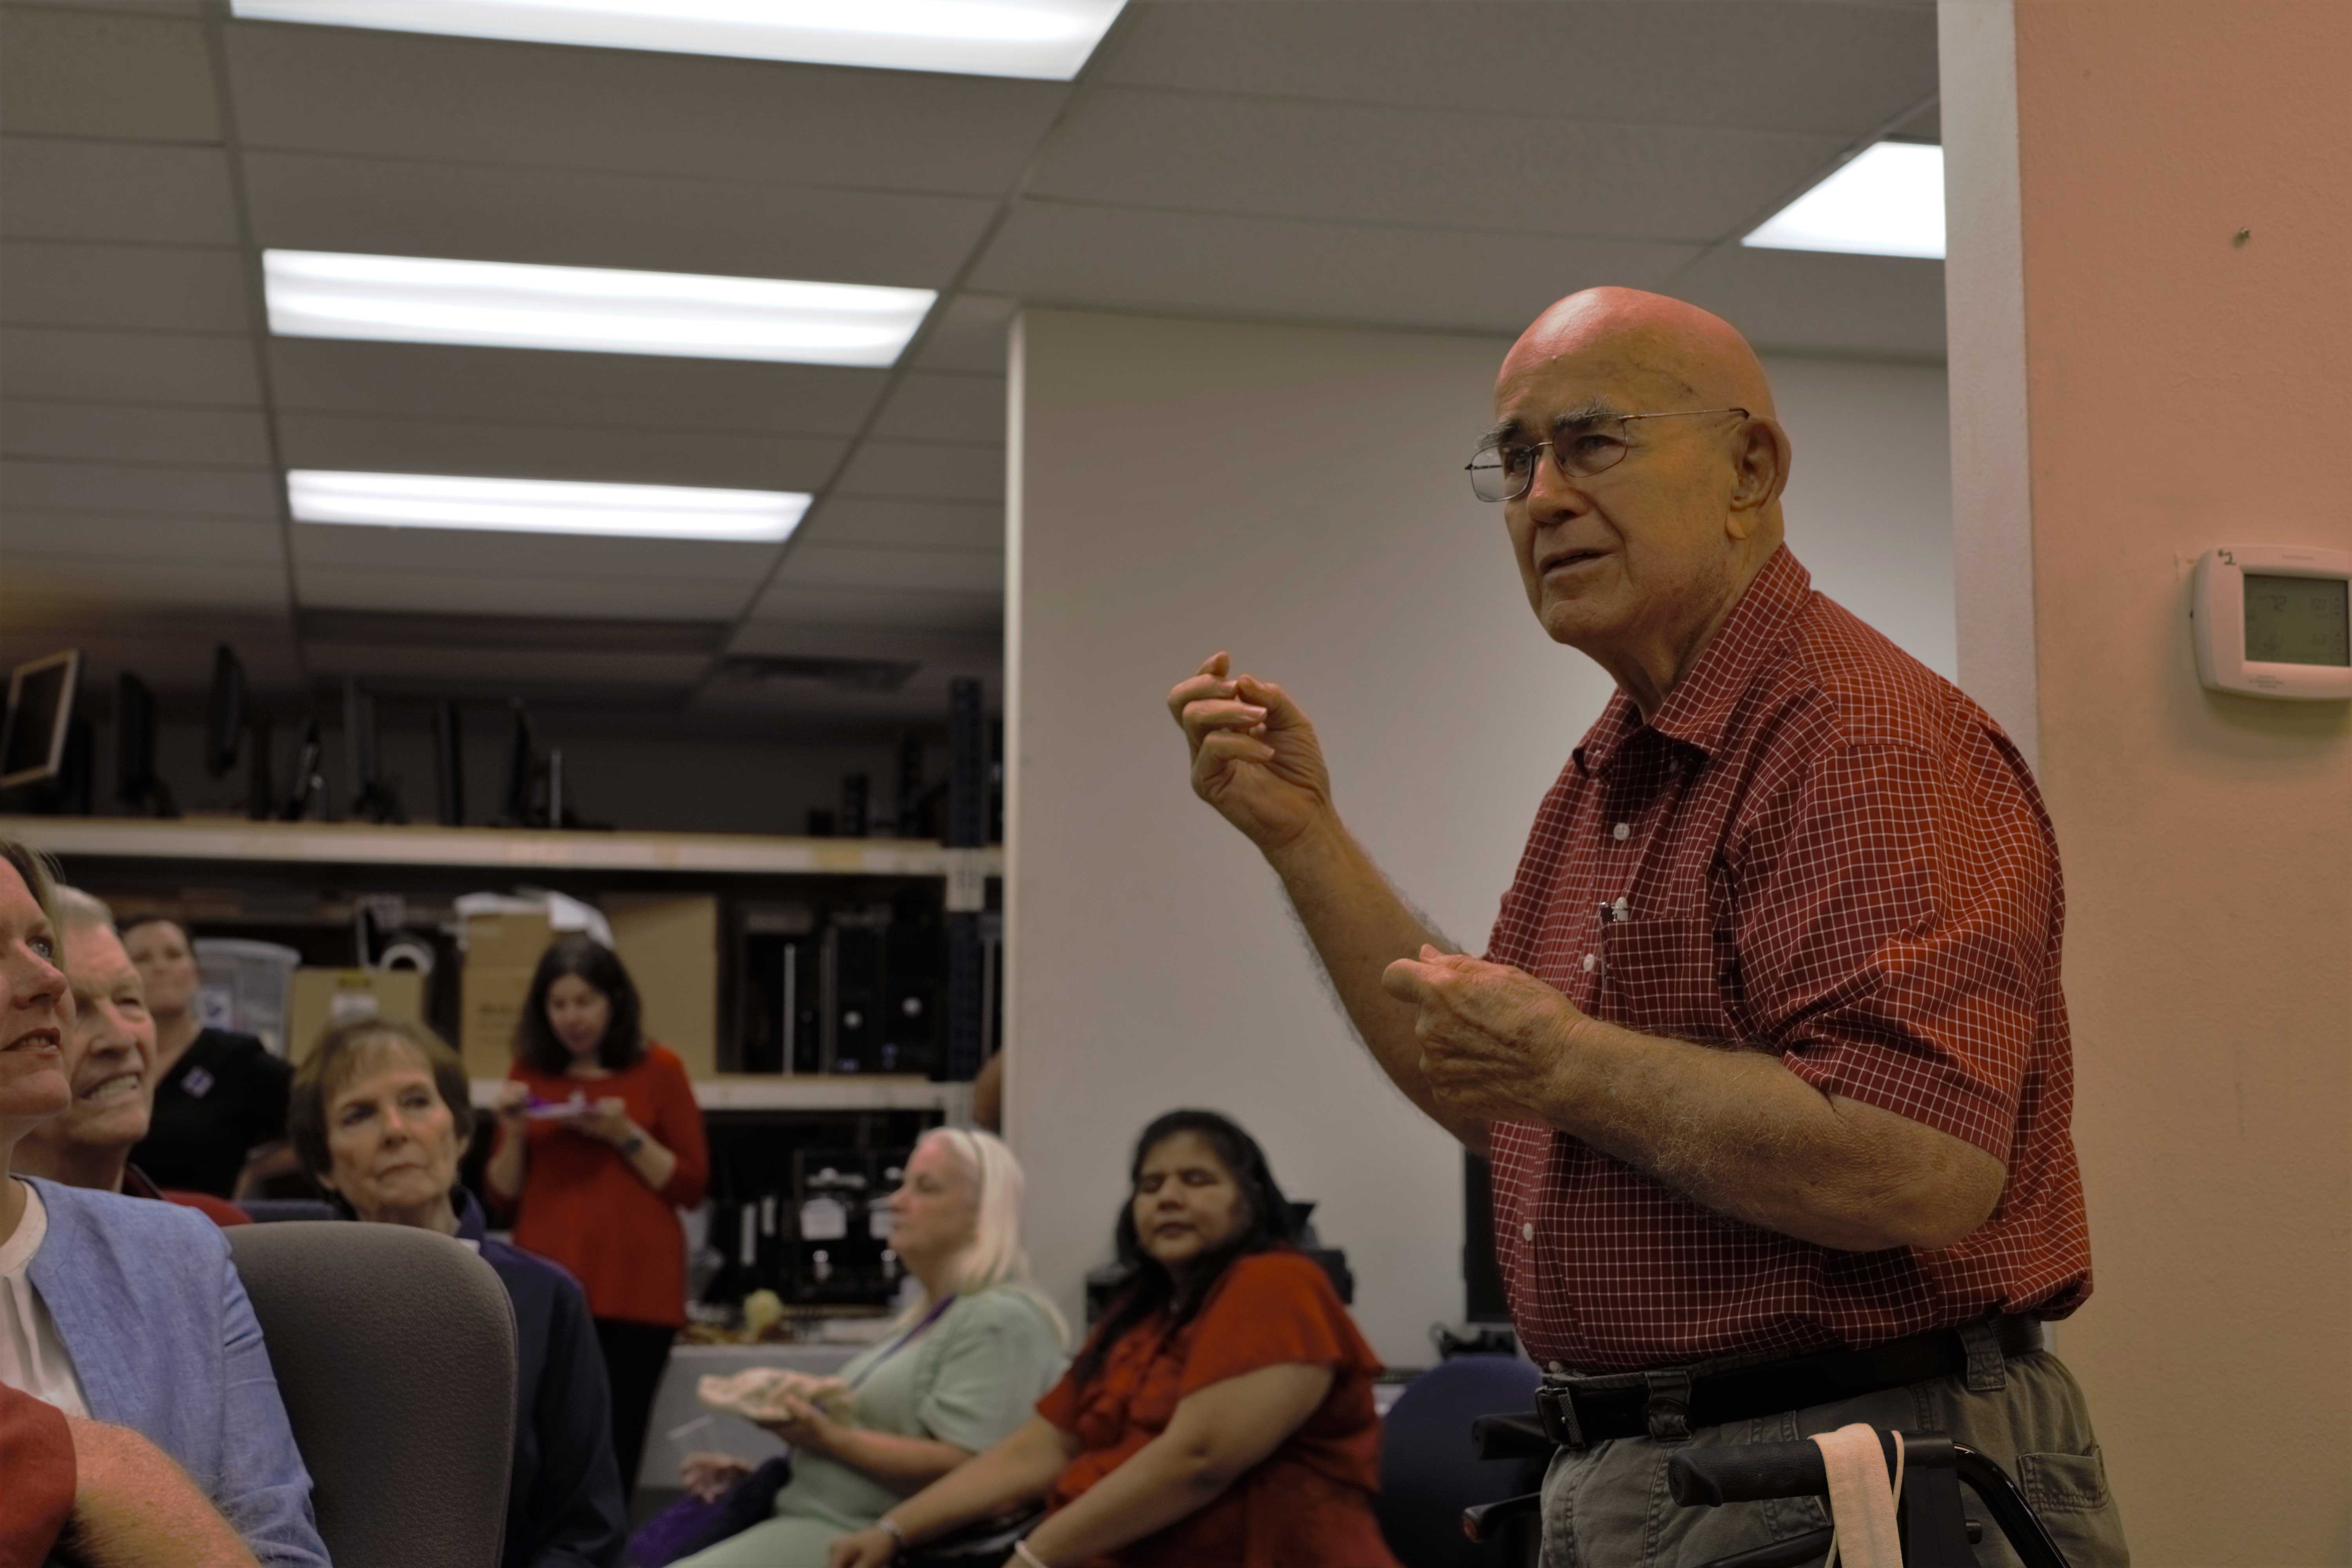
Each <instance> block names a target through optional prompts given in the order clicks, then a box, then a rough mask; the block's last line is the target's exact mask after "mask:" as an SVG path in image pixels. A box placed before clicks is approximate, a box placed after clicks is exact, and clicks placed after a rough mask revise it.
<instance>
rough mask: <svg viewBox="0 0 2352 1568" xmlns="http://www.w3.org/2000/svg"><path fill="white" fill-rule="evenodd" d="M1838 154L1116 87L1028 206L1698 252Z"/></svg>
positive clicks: (1694, 130) (1810, 145)
mask: <svg viewBox="0 0 2352 1568" xmlns="http://www.w3.org/2000/svg"><path fill="white" fill-rule="evenodd" d="M1848 140H1849V137H1848V136H1846V135H1844V134H1836V135H1827V136H1823V135H1800V134H1788V133H1775V132H1750V131H1726V130H1717V129H1713V128H1707V127H1680V126H1657V125H1612V124H1601V123H1594V122H1589V121H1563V120H1555V119H1543V118H1538V117H1536V116H1534V115H1528V114H1511V113H1495V114H1472V113H1467V112H1464V111H1461V110H1451V111H1438V110H1407V109H1393V108H1371V107H1365V106H1360V105H1355V104H1332V103H1309V102H1299V101H1295V100H1294V101H1281V102H1277V101H1271V100H1262V99H1239V98H1225V97H1206V96H1202V95H1199V94H1192V93H1171V92H1149V91H1138V90H1135V89H1116V88H1113V89H1100V90H1096V91H1091V92H1088V93H1087V94H1086V96H1085V97H1083V98H1082V99H1081V100H1079V101H1078V103H1077V104H1076V106H1075V107H1074V108H1073V109H1072V110H1071V112H1070V118H1069V121H1068V122H1067V123H1066V126H1065V127H1064V129H1063V131H1062V132H1061V133H1060V134H1058V135H1057V136H1056V137H1055V140H1054V142H1053V145H1052V147H1051V148H1050V149H1049V150H1048V151H1047V152H1046V153H1045V160H1044V163H1043V166H1042V167H1041V168H1040V169H1039V171H1038V174H1037V175H1036V178H1035V179H1034V181H1033V182H1032V183H1031V184H1030V186H1029V191H1030V193H1031V194H1032V195H1037V196H1041V197H1048V198H1052V197H1060V198H1065V199H1067V200H1071V201H1082V202H1094V203H1099V204H1104V205H1117V206H1137V207H1173V208H1181V209H1185V210H1189V211H1194V212H1233V213H1253V214H1256V215H1259V216H1266V217H1296V218H1311V219H1322V220H1334V221H1361V222H1367V223H1410V224H1432V225H1439V226H1454V227H1465V228H1482V229H1489V230H1494V231H1496V232H1498V233H1518V234H1528V233H1535V234H1560V235H1582V236H1587V237H1603V238H1623V239H1683V240H1698V241H1706V240H1711V239H1714V238H1716V237H1717V236H1719V235H1721V234H1722V233H1723V232H1724V231H1725V230H1726V229H1727V228H1729V227H1731V226H1734V225H1736V224H1738V223H1740V222H1741V221H1743V220H1744V219H1746V218H1748V217H1749V216H1752V215H1754V214H1755V213H1756V212H1757V210H1758V209H1759V206H1761V205H1763V204H1765V203H1768V202H1769V201H1771V200H1772V199H1773V198H1774V197H1775V196H1777V195H1780V193H1781V192H1783V191H1785V190H1787V189H1788V188H1790V186H1791V185H1793V184H1799V183H1801V182H1802V181H1803V180H1804V179H1805V178H1806V177H1807V176H1808V175H1810V174H1813V173H1815V172H1816V171H1819V170H1821V169H1823V168H1826V167H1828V166H1829V165H1830V163H1832V161H1833V160H1834V159H1835V157H1836V155H1837V154H1838V153H1840V152H1841V151H1842V150H1843V148H1844V146H1845V145H1846V143H1847V142H1848ZM1170 148H1181V149H1183V154H1182V156H1181V157H1171V156H1168V155H1167V149H1170Z"/></svg>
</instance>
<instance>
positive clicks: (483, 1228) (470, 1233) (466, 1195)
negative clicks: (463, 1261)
mask: <svg viewBox="0 0 2352 1568" xmlns="http://www.w3.org/2000/svg"><path fill="white" fill-rule="evenodd" d="M449 1197H450V1201H451V1202H452V1203H453V1204H454V1205H456V1207H457V1239H458V1240H459V1241H464V1242H470V1243H472V1244H473V1247H474V1250H475V1251H477V1252H478V1251H480V1250H481V1247H482V1237H486V1236H488V1234H489V1233H490V1227H489V1224H488V1221H486V1220H485V1219H483V1217H482V1205H480V1204H479V1203H478V1202H477V1201H476V1200H475V1198H474V1194H472V1193H470V1192H468V1191H467V1190H466V1189H465V1188H464V1187H462V1186H461V1187H459V1188H458V1189H457V1191H456V1192H453V1193H451V1194H449Z"/></svg>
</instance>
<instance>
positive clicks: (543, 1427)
mask: <svg viewBox="0 0 2352 1568" xmlns="http://www.w3.org/2000/svg"><path fill="white" fill-rule="evenodd" d="M287 1128H288V1131H289V1132H290V1133H291V1135H292V1137H293V1141H294V1148H295V1151H296V1152H297V1153H298V1155H299V1157H300V1159H301V1161H302V1163H303V1165H304V1167H305V1168H306V1169H307V1170H308V1171H309V1172H310V1177H311V1179H312V1180H313V1181H315V1182H317V1183H318V1184H320V1186H321V1187H324V1188H326V1189H327V1191H328V1192H329V1193H331V1194H333V1196H334V1197H335V1198H336V1200H337V1201H338V1202H340V1203H341V1205H343V1206H345V1207H347V1208H349V1209H350V1210H351V1211H352V1215H354V1216H355V1217H357V1218H359V1219H362V1220H368V1221H372V1222H373V1223H375V1224H378V1225H405V1226H415V1227H416V1228H418V1229H420V1230H434V1231H438V1232H440V1233H441V1234H442V1235H444V1236H448V1237H456V1238H457V1239H458V1240H460V1241H463V1242H465V1243H467V1245H469V1246H471V1247H475V1248H476V1249H477V1250H478V1251H479V1252H480V1253H481V1256H482V1261H483V1262H485V1263H487V1264H488V1265H489V1266H490V1267H491V1268H493V1269H494V1270H496V1271H497V1273H498V1276H499V1283H500V1284H502V1285H504V1286H505V1287H506V1289H507V1297H508V1299H509V1300H510V1301H512V1302H513V1304H514V1316H515V1382H516V1388H515V1452H514V1468H513V1472H512V1475H511V1478H510V1479H509V1482H508V1490H507V1531H506V1543H505V1549H504V1552H503V1554H502V1555H501V1557H500V1562H501V1563H502V1564H503V1565H504V1568H555V1565H558V1564H562V1565H563V1568H577V1565H578V1564H582V1563H594V1564H597V1565H598V1568H611V1565H613V1564H615V1563H619V1562H620V1561H621V1553H622V1549H623V1547H624V1545H625V1541H626V1536H627V1530H628V1514H627V1510H625V1507H624V1506H623V1503H622V1498H621V1472H620V1468H619V1467H618V1465H617V1464H615V1463H614V1458H613V1439H612V1428H613V1402H612V1396H611V1394H610V1392H609V1390H608V1389H607V1387H606V1385H605V1382H604V1357H603V1355H602V1354H601V1353H600V1352H598V1350H597V1346H596V1330H595V1325H594V1324H593V1322H592V1321H590V1319H589V1316H588V1303H587V1301H586V1300H585V1299H584V1298H583V1296H582V1295H581V1293H580V1287H579V1286H578V1285H576V1284H574V1283H573V1282H572V1277H571V1276H570V1275H569V1274H566V1273H565V1272H564V1271H563V1270H562V1269H561V1268H557V1267H556V1266H555V1265H554V1264H552V1263H549V1262H547V1261H546V1260H545V1259H543V1258H534V1257H532V1256H531V1255H530V1253H527V1252H524V1251H522V1250H521V1249H520V1248H519V1247H509V1246H508V1245H506V1244H505V1243H504V1242H500V1241H495V1240H492V1239H491V1238H490V1237H488V1234H487V1227H486V1226H485V1224H484V1221H483V1216H482V1208H481V1205H479V1204H478V1203H476V1202H475V1201H474V1195H473V1194H471V1193H468V1192H467V1191H466V1190H465V1188H463V1187H461V1186H459V1185H458V1184H457V1164H458V1162H459V1161H460V1160H462V1159H463V1158H464V1156H465V1152H466V1145H467V1140H468V1139H470V1138H471V1137H472V1135H473V1131H474V1108H473V1103H472V1100H471V1099H470V1098H469V1096H468V1094H467V1082H466V1068H465V1064H464V1063H463V1062H462V1061H461V1060H459V1059H458V1057H457V1052H455V1051H453V1050H451V1049H450V1048H449V1047H448V1046H447V1045H446V1043H444V1042H443V1040H442V1039H441V1037H439V1036H437V1035H436V1034H434V1033H433V1032H432V1031H431V1030H430V1029H427V1028H425V1027H424V1026H422V1025H418V1024H410V1023H401V1022H394V1021H391V1020H387V1019H376V1018H370V1019H364V1020H362V1021H359V1022H356V1023H350V1024H343V1025H339V1026H336V1027H333V1028H331V1029H329V1030H328V1031H327V1032H326V1034H324V1035H323V1036H321V1037H320V1039H319V1043H318V1044H317V1045H316V1046H314V1047H311V1051H310V1056H309V1057H307V1058H304V1060H303V1062H302V1065H301V1067H300V1068H299V1069H297V1071H296V1072H295V1074H294V1087H293V1093H292V1096H291V1098H290V1099H289V1102H288V1105H287Z"/></svg>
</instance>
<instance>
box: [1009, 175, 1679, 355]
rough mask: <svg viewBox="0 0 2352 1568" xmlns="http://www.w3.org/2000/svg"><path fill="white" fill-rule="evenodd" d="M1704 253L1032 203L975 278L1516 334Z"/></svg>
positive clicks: (1197, 307)
mask: <svg viewBox="0 0 2352 1568" xmlns="http://www.w3.org/2000/svg"><path fill="white" fill-rule="evenodd" d="M1698 253H1699V247H1696V246H1693V245H1667V244H1648V243H1634V242H1628V241H1617V240H1587V239H1560V238H1553V237H1539V236H1521V235H1492V234H1478V233H1472V232H1469V231H1465V230H1458V229H1420V228H1390V227H1378V226H1367V225H1360V224H1318V223H1300V222H1297V221H1293V220H1288V219H1277V218H1262V217H1232V216H1217V215H1209V214H1179V213H1157V212H1140V211H1131V210H1119V209H1115V208H1109V207H1096V206H1070V205H1061V204H1058V203H1050V202H1040V201H1026V202H1023V203H1022V204H1021V205H1019V206H1018V207H1016V208H1015V209H1014V211H1013V215H1012V216H1010V217H1009V218H1008V219H1007V220H1006V222H1005V226H1004V227H1003V229H1002V230H1001V231H999V233H998V235H997V237H996V240H995V242H994V243H993V244H992V246H991V247H989V250H988V254H987V255H986V257H984V258H982V261H981V263H980V266H979V267H978V268H976V269H975V270H974V273H973V277H972V282H973V284H974V286H976V287H978V288H982V289H990V290H992V291H996V292H1001V293H1008V294H1018V295H1020V296H1022V297H1023V298H1024V299H1026V300H1030V301H1031V302H1032V303H1034V304H1039V305H1068V306H1074V307H1082V308H1087V309H1095V310H1143V311H1157V312H1171V313H1178V314H1187V315H1207V316H1216V317H1220V318H1249V317H1260V318H1263V317H1274V318H1279V319H1284V320H1290V321H1342V322H1360V323H1376V324H1395V325H1400V326H1415V327H1429V328H1439V329H1454V330H1461V331H1508V332H1517V331H1518V330H1519V329H1520V328H1522V327H1524V326H1525V325H1526V324H1527V323H1528V321H1532V320H1533V319H1534V318H1535V315H1536V313H1537V312H1538V311H1539V310H1542V309H1543V308H1544V307H1545V306H1546V305H1548V304H1549V303H1551V301H1553V300H1557V299H1559V297H1560V296H1561V295H1563V294H1569V293H1572V292H1574V291H1575V290H1577V289H1585V288H1590V287H1591V286H1592V285H1594V284H1599V283H1618V284H1625V285H1629V286H1632V287H1633V288H1645V289H1654V288H1657V287H1659V286H1660V285H1661V284H1663V283H1664V280H1665V279H1667V278H1668V277H1669V276H1671V275H1672V274H1673V273H1674V271H1675V269H1676V268H1679V267H1681V266H1682V265H1683V264H1685V262H1687V261H1689V260H1690V259H1691V258H1694V257H1696V255H1697V254H1698Z"/></svg>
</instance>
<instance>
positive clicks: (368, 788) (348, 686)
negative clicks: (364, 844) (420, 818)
mask: <svg viewBox="0 0 2352 1568" xmlns="http://www.w3.org/2000/svg"><path fill="white" fill-rule="evenodd" d="M343 752H344V755H345V756H346V757H347V758H348V759H349V761H350V763H351V770H352V779H351V782H352V816H353V817H354V818H363V819H365V820H367V821H369V822H404V821H406V820H407V816H406V815H405V814H404V812H402V810H401V809H400V797H399V795H396V794H394V791H393V787H392V784H391V783H390V782H389V781H388V780H387V779H386V778H385V777H384V775H383V755H382V752H381V749H380V748H379V746H378V745H377V734H376V724H375V699H374V698H373V696H371V695H370V694H369V693H367V692H365V691H362V690H361V689H360V683H359V682H358V681H356V680H354V679H352V678H351V677H349V676H345V677H344V678H343Z"/></svg>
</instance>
